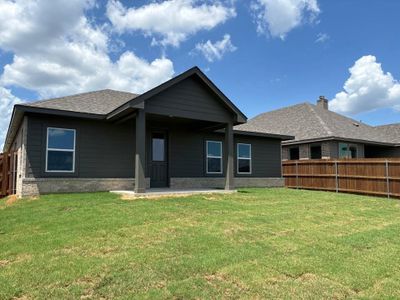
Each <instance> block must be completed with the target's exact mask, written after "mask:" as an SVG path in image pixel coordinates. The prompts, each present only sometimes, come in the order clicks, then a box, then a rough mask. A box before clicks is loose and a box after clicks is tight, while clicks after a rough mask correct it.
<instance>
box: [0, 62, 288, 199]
mask: <svg viewBox="0 0 400 300" xmlns="http://www.w3.org/2000/svg"><path fill="white" fill-rule="evenodd" d="M245 122H246V116H245V115H244V114H243V113H242V112H241V111H240V110H239V109H238V108H237V107H236V106H235V105H234V104H233V103H232V102H231V101H230V100H229V99H228V98H227V97H226V96H225V95H224V94H223V93H222V92H221V91H220V90H219V89H218V88H217V87H216V86H215V85H214V84H213V83H212V82H211V81H210V80H209V79H208V78H207V77H206V76H205V75H204V74H203V73H202V72H201V71H200V70H199V69H198V68H197V67H195V68H192V69H190V70H188V71H186V72H185V73H183V74H181V75H179V76H177V77H175V78H173V79H171V80H169V81H167V82H165V83H163V84H161V85H160V86H157V87H156V88H154V89H152V90H150V91H148V92H146V93H144V94H142V95H136V94H132V93H126V92H119V91H114V90H102V91H95V92H89V93H83V94H78V95H73V96H67V97H62V98H57V99H50V100H45V101H38V102H34V103H28V104H24V105H15V107H14V110H13V114H12V119H11V122H10V126H9V129H8V133H7V137H6V141H5V146H4V151H5V152H8V151H10V150H11V151H16V153H17V154H18V159H17V160H16V161H17V162H18V163H17V164H16V177H15V178H16V179H15V182H14V190H15V193H16V194H17V195H18V196H26V195H36V194H43V193H53V192H86V191H108V190H132V189H134V190H135V191H136V192H138V193H143V192H145V190H146V188H149V187H172V188H216V187H218V188H225V189H234V188H235V186H236V187H244V186H258V187H265V186H282V185H283V179H282V178H281V141H282V140H285V139H289V138H293V137H290V136H286V135H279V134H269V133H267V132H251V131H247V130H242V129H240V128H238V129H235V128H234V126H235V125H239V124H243V123H245Z"/></svg>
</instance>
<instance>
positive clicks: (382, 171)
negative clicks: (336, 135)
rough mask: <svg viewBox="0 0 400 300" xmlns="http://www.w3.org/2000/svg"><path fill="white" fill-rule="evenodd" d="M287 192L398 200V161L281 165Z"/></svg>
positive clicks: (297, 162)
mask: <svg viewBox="0 0 400 300" xmlns="http://www.w3.org/2000/svg"><path fill="white" fill-rule="evenodd" d="M282 168H283V177H284V178H285V185H286V187H289V188H298V189H313V190H325V191H335V192H348V193H360V194H368V195H377V196H386V197H400V159H396V158H390V159H343V160H325V159H324V160H307V161H301V160H300V161H298V160H296V161H284V162H283V163H282Z"/></svg>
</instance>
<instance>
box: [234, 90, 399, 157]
mask: <svg viewBox="0 0 400 300" xmlns="http://www.w3.org/2000/svg"><path fill="white" fill-rule="evenodd" d="M237 128H238V129H241V130H249V131H252V132H270V133H275V134H281V133H284V134H288V135H292V136H295V139H293V140H289V141H284V142H283V143H282V159H283V160H297V159H329V158H378V157H399V156H400V147H399V146H400V124H393V125H385V126H376V127H374V126H370V125H367V124H364V123H362V122H359V121H356V120H353V119H350V118H347V117H345V116H342V115H340V114H337V113H335V112H332V111H330V110H329V109H328V100H327V99H325V98H324V97H323V96H321V97H320V99H319V100H318V101H317V105H313V104H310V103H302V104H298V105H294V106H289V107H285V108H282V109H278V110H275V111H271V112H266V113H263V114H260V115H258V116H256V117H255V118H253V119H251V120H249V121H248V122H247V123H246V124H243V125H239V126H238V127H237Z"/></svg>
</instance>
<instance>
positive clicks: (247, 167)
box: [237, 143, 251, 174]
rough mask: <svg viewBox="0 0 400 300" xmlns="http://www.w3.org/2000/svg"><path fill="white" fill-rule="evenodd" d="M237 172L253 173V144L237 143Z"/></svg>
mask: <svg viewBox="0 0 400 300" xmlns="http://www.w3.org/2000/svg"><path fill="white" fill-rule="evenodd" d="M237 172H238V173H239V174H251V145H250V144H240V143H239V144H237Z"/></svg>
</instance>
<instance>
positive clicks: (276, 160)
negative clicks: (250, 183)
mask: <svg viewBox="0 0 400 300" xmlns="http://www.w3.org/2000/svg"><path fill="white" fill-rule="evenodd" d="M170 140H171V145H170V149H171V150H170V153H171V155H170V160H171V166H170V174H171V175H170V176H171V177H204V176H207V177H221V176H224V174H222V175H214V174H213V175H210V174H206V159H205V157H206V149H205V142H206V141H207V140H217V141H222V143H223V145H224V135H223V134H206V133H203V134H201V133H193V132H189V131H188V132H185V131H171V133H170ZM234 142H235V146H234V151H235V156H234V159H235V160H234V169H235V176H236V177H280V176H281V141H280V140H276V139H270V138H260V137H249V136H238V135H235V138H234ZM237 143H246V144H251V150H252V173H251V174H249V175H248V174H237V169H236V168H237V160H236V158H237V155H236V150H237ZM224 158H225V156H224ZM223 164H224V166H225V161H224V162H223ZM223 169H224V170H225V167H224V168H223Z"/></svg>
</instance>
